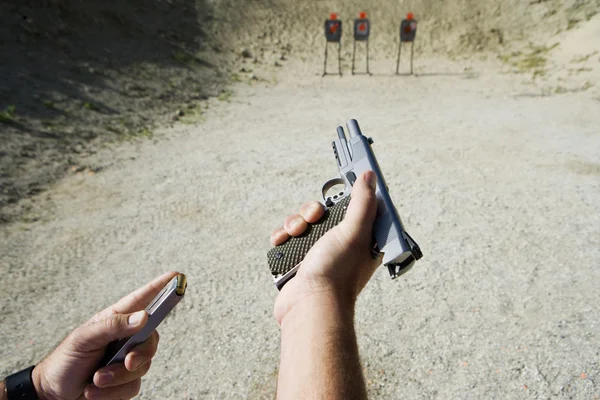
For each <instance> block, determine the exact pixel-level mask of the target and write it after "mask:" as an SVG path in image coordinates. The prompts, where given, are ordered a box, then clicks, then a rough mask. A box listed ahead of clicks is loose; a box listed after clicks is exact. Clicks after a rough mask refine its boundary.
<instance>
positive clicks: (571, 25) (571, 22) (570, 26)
mask: <svg viewBox="0 0 600 400" xmlns="http://www.w3.org/2000/svg"><path fill="white" fill-rule="evenodd" d="M579 22H581V21H579V20H578V19H570V20H569V22H568V24H567V30H570V29H573V28H575V27H576V26H577V24H578V23H579Z"/></svg>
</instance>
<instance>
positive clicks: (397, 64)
mask: <svg viewBox="0 0 600 400" xmlns="http://www.w3.org/2000/svg"><path fill="white" fill-rule="evenodd" d="M414 47H415V42H414V41H412V42H410V74H411V75H412V74H413V54H414ZM400 54H402V41H400V42H399V43H398V61H396V75H400Z"/></svg>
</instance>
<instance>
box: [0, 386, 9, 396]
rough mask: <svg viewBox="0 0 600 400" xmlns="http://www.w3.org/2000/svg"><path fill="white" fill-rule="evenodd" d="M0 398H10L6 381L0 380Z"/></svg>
mask: <svg viewBox="0 0 600 400" xmlns="http://www.w3.org/2000/svg"><path fill="white" fill-rule="evenodd" d="M0 400H8V396H7V395H6V386H5V385H4V382H0Z"/></svg>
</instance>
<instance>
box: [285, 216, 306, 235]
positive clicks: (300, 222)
mask: <svg viewBox="0 0 600 400" xmlns="http://www.w3.org/2000/svg"><path fill="white" fill-rule="evenodd" d="M307 227H308V224H307V223H306V221H305V220H304V218H302V216H301V215H300V214H290V215H288V216H287V218H286V219H285V222H284V223H283V229H285V231H286V232H287V233H288V234H289V235H290V236H300V235H302V234H303V233H304V231H305V230H306V228H307Z"/></svg>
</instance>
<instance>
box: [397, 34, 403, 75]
mask: <svg viewBox="0 0 600 400" xmlns="http://www.w3.org/2000/svg"><path fill="white" fill-rule="evenodd" d="M401 54H402V40H400V41H399V42H398V60H396V75H400V55H401Z"/></svg>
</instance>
